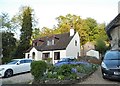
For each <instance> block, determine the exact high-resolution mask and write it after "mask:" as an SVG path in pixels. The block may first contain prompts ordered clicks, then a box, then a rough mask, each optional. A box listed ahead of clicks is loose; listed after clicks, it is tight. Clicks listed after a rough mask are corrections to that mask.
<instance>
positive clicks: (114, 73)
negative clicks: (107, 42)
mask: <svg viewBox="0 0 120 86" xmlns="http://www.w3.org/2000/svg"><path fill="white" fill-rule="evenodd" d="M101 72H102V77H103V78H104V79H114V80H120V51H119V50H109V51H107V52H106V53H105V56H104V58H103V61H102V63H101Z"/></svg>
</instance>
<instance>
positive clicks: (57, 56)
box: [54, 52, 60, 60]
mask: <svg viewBox="0 0 120 86" xmlns="http://www.w3.org/2000/svg"><path fill="white" fill-rule="evenodd" d="M54 60H60V52H54Z"/></svg>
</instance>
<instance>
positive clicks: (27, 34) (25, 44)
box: [16, 7, 32, 58]
mask: <svg viewBox="0 0 120 86" xmlns="http://www.w3.org/2000/svg"><path fill="white" fill-rule="evenodd" d="M31 15H32V9H31V8H30V7H25V8H24V10H23V16H22V17H23V18H22V28H21V30H20V31H21V36H20V43H19V45H18V48H17V50H16V57H18V58H23V57H24V53H25V51H26V50H27V49H28V48H29V47H30V46H31V45H30V40H31V36H32V16H31Z"/></svg>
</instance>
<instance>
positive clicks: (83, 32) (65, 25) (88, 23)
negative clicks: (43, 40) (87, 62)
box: [36, 14, 108, 45]
mask: <svg viewBox="0 0 120 86" xmlns="http://www.w3.org/2000/svg"><path fill="white" fill-rule="evenodd" d="M56 20H57V21H58V24H57V26H54V27H53V28H52V29H50V28H47V27H43V28H42V30H41V31H40V32H39V37H41V36H49V35H52V34H61V33H66V32H69V31H70V28H71V26H72V27H73V28H74V29H75V31H77V32H78V33H79V35H80V40H81V45H84V44H85V43H86V42H88V41H90V42H94V43H95V41H96V39H98V38H100V37H101V34H102V35H103V36H102V38H103V39H104V40H105V41H108V37H107V35H106V33H105V30H104V28H105V24H104V23H103V24H98V23H97V21H96V20H94V19H92V18H87V19H82V18H81V17H80V16H77V15H71V14H67V15H66V16H59V17H57V18H56ZM36 34H37V33H36Z"/></svg>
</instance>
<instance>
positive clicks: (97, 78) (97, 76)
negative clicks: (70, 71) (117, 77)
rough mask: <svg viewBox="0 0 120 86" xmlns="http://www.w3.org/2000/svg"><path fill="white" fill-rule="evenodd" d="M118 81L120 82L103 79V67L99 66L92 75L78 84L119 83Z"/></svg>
mask: <svg viewBox="0 0 120 86" xmlns="http://www.w3.org/2000/svg"><path fill="white" fill-rule="evenodd" d="M118 83H119V84H120V82H117V81H111V80H106V79H103V78H102V74H101V68H99V69H98V70H97V71H96V72H95V73H93V74H92V75H91V76H90V77H88V78H87V79H85V80H84V81H82V82H80V83H78V84H118Z"/></svg>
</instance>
